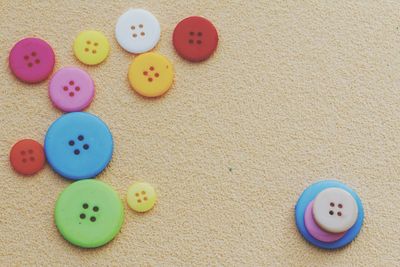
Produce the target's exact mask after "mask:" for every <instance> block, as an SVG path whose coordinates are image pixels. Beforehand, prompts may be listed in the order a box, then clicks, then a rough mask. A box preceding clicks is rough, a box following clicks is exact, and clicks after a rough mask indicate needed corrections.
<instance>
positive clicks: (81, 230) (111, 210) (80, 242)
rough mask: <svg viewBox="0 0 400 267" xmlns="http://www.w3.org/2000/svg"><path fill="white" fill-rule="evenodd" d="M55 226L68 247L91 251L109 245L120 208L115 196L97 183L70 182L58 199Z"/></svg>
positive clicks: (116, 228) (119, 223) (118, 226)
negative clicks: (90, 249) (67, 243)
mask: <svg viewBox="0 0 400 267" xmlns="http://www.w3.org/2000/svg"><path fill="white" fill-rule="evenodd" d="M54 215H55V216H54V217H55V223H56V226H57V228H58V230H59V231H60V233H61V235H62V236H63V237H64V238H65V239H66V240H67V241H69V242H71V243H72V244H74V245H76V246H79V247H83V248H95V247H99V246H102V245H104V244H106V243H108V242H110V241H111V240H112V239H113V238H114V237H115V236H116V235H117V234H118V233H119V231H120V229H121V226H122V223H123V221H124V208H123V205H122V202H121V200H120V198H119V196H118V194H117V193H116V192H115V191H114V190H113V189H112V188H111V187H110V186H108V185H107V184H105V183H103V182H100V181H97V180H83V181H78V182H75V183H72V184H71V185H70V186H68V187H67V188H66V189H65V190H64V191H63V192H62V193H61V194H60V195H59V197H58V200H57V202H56V206H55V210H54Z"/></svg>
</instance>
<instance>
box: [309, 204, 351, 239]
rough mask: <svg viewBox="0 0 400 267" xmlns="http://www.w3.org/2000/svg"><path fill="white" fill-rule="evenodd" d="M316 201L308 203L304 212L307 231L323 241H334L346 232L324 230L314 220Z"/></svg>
mask: <svg viewBox="0 0 400 267" xmlns="http://www.w3.org/2000/svg"><path fill="white" fill-rule="evenodd" d="M313 204H314V201H311V202H310V204H308V206H307V209H306V212H305V214H304V224H305V226H306V229H307V231H308V232H309V233H310V235H312V236H313V237H314V238H315V239H318V240H319V241H322V242H334V241H337V240H339V239H340V238H342V237H343V236H344V234H345V232H343V233H329V232H326V231H324V230H322V229H321V228H320V227H319V226H318V225H317V223H316V222H315V220H314V215H313V212H312V207H313Z"/></svg>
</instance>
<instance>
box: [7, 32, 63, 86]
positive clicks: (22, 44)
mask: <svg viewBox="0 0 400 267" xmlns="http://www.w3.org/2000/svg"><path fill="white" fill-rule="evenodd" d="M54 64H55V56H54V51H53V48H51V46H50V45H49V44H48V43H46V42H45V41H44V40H42V39H39V38H25V39H22V40H21V41H19V42H18V43H16V44H15V45H14V47H13V48H12V49H11V52H10V56H9V65H10V69H11V71H12V73H13V74H14V75H15V76H16V77H17V78H18V79H19V80H21V81H23V82H26V83H38V82H41V81H44V80H46V79H47V77H49V75H50V74H51V72H52V71H53V68H54Z"/></svg>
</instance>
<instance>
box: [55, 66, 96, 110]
mask: <svg viewBox="0 0 400 267" xmlns="http://www.w3.org/2000/svg"><path fill="white" fill-rule="evenodd" d="M49 96H50V99H51V101H52V102H53V105H54V106H56V107H57V108H59V109H60V110H62V111H65V112H73V111H82V110H83V109H85V108H86V107H88V106H89V105H90V103H91V102H92V99H93V96H94V82H93V80H92V78H90V76H89V74H88V73H87V72H85V71H83V70H81V69H79V68H75V67H65V68H62V69H60V70H58V71H57V72H56V73H55V74H54V75H53V77H52V78H51V81H50V83H49Z"/></svg>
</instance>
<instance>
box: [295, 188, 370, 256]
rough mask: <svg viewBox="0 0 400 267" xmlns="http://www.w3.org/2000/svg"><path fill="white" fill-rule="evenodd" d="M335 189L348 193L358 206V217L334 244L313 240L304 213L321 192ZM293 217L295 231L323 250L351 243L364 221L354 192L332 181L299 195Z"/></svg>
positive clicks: (362, 210)
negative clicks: (295, 226) (294, 219)
mask: <svg viewBox="0 0 400 267" xmlns="http://www.w3.org/2000/svg"><path fill="white" fill-rule="evenodd" d="M332 187H337V188H341V189H343V190H346V191H347V192H349V193H350V194H351V195H352V196H353V198H354V199H355V201H356V203H357V206H358V217H357V221H356V222H355V224H354V225H353V226H352V227H351V228H350V229H349V230H347V231H346V233H345V234H344V236H343V237H342V238H340V239H339V240H337V241H334V242H329V243H327V242H322V241H320V240H317V239H315V238H314V237H313V236H312V235H311V234H310V233H309V232H308V231H307V228H306V226H305V223H304V213H305V211H306V209H307V206H308V204H309V203H310V202H311V201H313V200H314V199H315V197H316V196H317V195H318V194H319V193H320V192H321V191H323V190H325V189H327V188H332ZM295 217H296V225H297V229H298V230H299V232H300V233H301V235H302V236H303V237H304V238H305V239H306V240H307V241H308V242H310V243H311V244H313V245H314V246H317V247H320V248H323V249H337V248H341V247H343V246H346V245H347V244H349V243H350V242H351V241H353V240H354V239H355V238H356V237H357V235H358V233H359V232H360V230H361V228H362V224H363V220H364V209H363V205H362V203H361V200H360V198H359V197H358V195H357V193H356V192H354V191H353V190H352V189H351V188H350V187H348V186H347V185H345V184H343V183H341V182H339V181H334V180H326V181H320V182H317V183H315V184H312V185H310V186H309V187H308V188H307V189H306V190H304V192H303V193H302V194H301V196H300V198H299V200H298V201H297V204H296V208H295Z"/></svg>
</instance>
